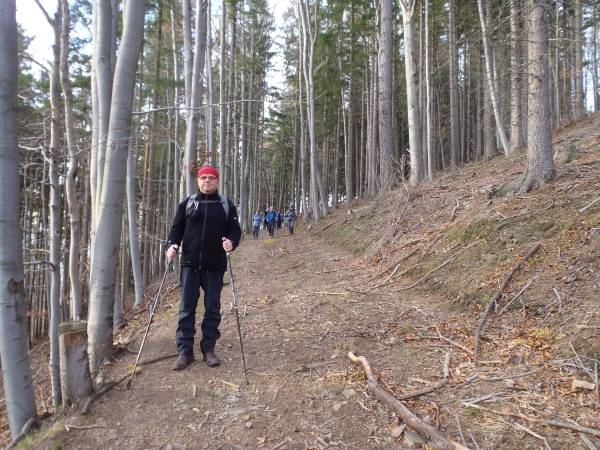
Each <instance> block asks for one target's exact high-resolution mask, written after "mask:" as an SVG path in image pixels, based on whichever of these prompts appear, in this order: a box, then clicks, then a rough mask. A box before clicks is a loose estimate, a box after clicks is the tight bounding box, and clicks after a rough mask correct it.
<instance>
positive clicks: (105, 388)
mask: <svg viewBox="0 0 600 450" xmlns="http://www.w3.org/2000/svg"><path fill="white" fill-rule="evenodd" d="M178 355H179V354H178V353H170V354H168V355H162V356H158V357H156V358H152V359H148V360H146V361H141V362H140V363H139V364H138V368H140V369H141V368H142V367H143V366H147V365H150V364H154V363H157V362H159V361H164V360H165V359H170V358H174V357H176V356H178ZM130 376H131V374H130V373H127V374H125V375H123V376H122V377H121V378H118V379H117V380H115V381H111V382H110V383H108V384H106V385H104V386H103V387H102V388H101V389H100V390H99V391H98V392H96V393H94V394H93V395H91V396H90V397H88V399H87V400H86V401H85V402H84V403H83V406H82V407H81V409H80V411H79V414H81V415H85V414H87V413H88V412H89V410H90V406H91V404H92V402H93V401H94V400H97V399H98V398H100V397H102V396H103V395H104V394H106V393H107V392H108V391H110V390H111V389H112V388H114V387H115V386H117V385H119V384H121V383H122V382H123V381H125V380H126V379H127V378H129V377H130Z"/></svg>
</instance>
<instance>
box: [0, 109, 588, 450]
mask: <svg viewBox="0 0 600 450" xmlns="http://www.w3.org/2000/svg"><path fill="white" fill-rule="evenodd" d="M599 121H600V116H598V115H595V116H592V117H591V118H589V119H588V120H586V121H583V122H579V123H577V124H574V125H572V126H571V127H566V128H565V129H563V130H561V132H560V133H559V134H558V135H556V136H555V137H554V144H555V149H556V156H555V159H556V167H557V173H556V178H555V180H554V181H552V182H551V183H549V184H548V185H546V186H545V187H543V188H541V189H539V190H537V191H534V192H531V193H528V194H510V195H503V190H502V188H503V186H504V185H505V184H506V183H508V182H509V181H510V180H512V179H514V178H515V177H517V176H518V175H519V174H520V173H522V171H523V170H524V168H525V162H526V156H525V155H524V154H517V155H515V156H512V157H509V158H504V157H500V156H499V157H496V158H494V159H492V160H491V161H487V162H485V163H484V162H480V163H473V164H468V165H466V166H465V167H463V168H461V169H460V170H456V171H451V172H450V171H449V172H446V173H443V174H441V176H439V177H438V178H437V179H436V180H435V181H434V182H432V183H429V184H426V185H424V186H422V187H419V188H408V187H404V186H402V187H401V188H400V189H398V190H397V191H395V192H393V193H391V194H389V195H388V196H386V197H385V198H378V199H374V200H361V201H357V202H356V203H354V204H352V205H350V206H349V207H344V208H340V209H339V210H337V211H334V212H333V213H331V214H329V215H328V216H326V217H325V218H323V220H321V221H320V222H319V223H307V224H300V225H299V229H298V234H297V236H296V235H295V237H292V236H287V235H285V234H284V233H283V232H280V234H279V235H277V236H276V237H275V239H267V238H264V237H263V238H261V239H259V240H256V241H254V240H251V239H250V238H248V239H247V240H246V242H244V243H243V244H242V247H241V248H240V250H239V251H238V252H236V253H239V254H237V255H236V257H235V264H236V265H237V266H238V267H239V269H238V270H237V273H238V277H239V282H238V288H239V290H240V297H241V300H240V302H241V305H242V323H243V326H244V331H245V338H246V339H247V346H248V348H247V352H248V358H249V361H250V364H249V365H250V368H251V370H250V378H251V380H252V383H251V385H250V386H249V387H248V386H245V385H244V384H243V383H242V382H241V380H242V378H241V375H240V373H239V368H238V366H239V361H238V358H239V352H238V350H237V348H238V347H237V336H236V334H235V325H234V322H233V321H231V320H230V319H226V320H225V321H224V326H223V335H224V337H223V338H222V343H221V344H220V345H221V347H220V348H219V350H220V352H221V354H222V355H223V357H224V367H223V368H219V369H218V370H216V371H209V370H208V369H206V368H203V367H201V366H200V363H195V364H194V365H193V366H192V368H191V371H190V372H188V373H187V374H184V375H182V374H175V373H174V372H172V371H171V370H170V364H171V362H172V361H171V360H168V359H167V360H166V361H165V360H162V361H159V362H157V363H155V364H152V365H148V366H147V367H143V368H142V370H141V372H140V374H139V375H138V376H136V379H135V381H134V389H133V390H132V391H125V390H124V387H123V384H124V383H120V384H119V383H117V384H116V386H115V387H114V389H112V390H111V391H109V392H107V393H106V394H105V395H104V396H102V397H101V398H99V399H98V400H97V401H95V402H94V403H93V404H92V405H91V407H90V412H89V413H88V414H87V415H85V416H78V415H70V416H69V415H64V416H60V417H59V416H54V420H48V421H47V423H52V422H53V423H55V427H58V428H59V429H60V432H59V433H57V435H54V434H53V435H52V436H50V437H49V436H48V435H44V434H43V433H42V434H41V435H39V436H38V437H37V438H36V439H37V440H33V441H29V442H28V443H25V444H23V447H22V448H28V447H32V448H161V449H162V448H170V449H175V448H199V447H200V448H221V449H225V448H246V449H250V448H261V449H262V448H265V449H284V448H287V449H295V448H398V446H399V445H401V446H403V447H411V446H412V447H413V448H414V447H417V448H419V447H421V448H426V446H427V443H426V442H427V441H426V440H425V439H424V437H423V436H422V435H421V436H419V435H418V434H415V433H414V431H413V430H412V426H408V427H407V426H406V423H407V422H406V421H405V420H402V419H401V418H400V417H399V416H398V413H397V412H394V411H393V410H392V409H390V408H389V407H388V406H385V405H384V404H383V403H380V402H378V401H377V399H376V398H374V395H373V391H372V389H369V388H368V387H367V380H366V378H365V374H364V372H363V368H362V367H361V366H360V365H356V364H353V363H352V362H351V361H350V360H349V359H348V358H347V357H346V354H347V353H348V352H349V351H353V352H355V353H356V354H358V355H362V356H365V357H366V358H367V359H368V361H369V362H370V363H371V367H372V369H373V371H374V373H375V377H376V380H377V382H378V384H379V387H381V388H383V389H384V390H386V391H387V392H389V393H391V394H392V395H393V396H394V397H396V398H406V400H404V404H405V405H406V407H408V409H410V411H412V412H413V413H414V414H416V415H417V417H419V418H420V419H421V421H422V422H423V423H425V424H427V425H430V426H432V427H433V428H435V429H438V430H440V431H441V432H442V433H443V434H444V435H445V436H447V437H448V439H451V440H452V441H455V442H458V443H461V445H464V446H466V447H468V448H515V449H516V448H541V447H545V448H595V447H594V446H596V447H597V446H598V445H600V399H599V393H598V370H599V369H598V360H599V359H600V339H599V334H600V326H599V325H598V324H600V299H599V298H598V294H597V293H598V291H599V289H600V272H599V271H598V262H599V260H600V201H598V198H599V195H600V192H599V189H598V188H599V186H600V131H598V130H599V129H600V127H599V126H598V125H599ZM525 256H528V257H527V258H526V259H525ZM501 287H503V289H500V288H501ZM156 288H157V286H151V287H150V288H149V289H148V292H147V293H146V297H147V299H151V298H152V296H153V294H154V293H155V291H156ZM226 290H227V288H226ZM228 295H229V293H228V291H227V292H225V291H224V304H228ZM177 297H178V286H177V277H176V276H175V275H173V276H172V277H171V278H170V281H169V284H168V288H167V292H166V294H165V300H164V302H163V305H162V307H161V309H160V311H159V313H158V317H157V321H156V324H155V327H156V328H155V329H154V331H153V333H152V334H151V339H150V341H149V343H148V344H149V345H148V353H147V358H148V359H153V358H154V359H156V358H160V357H162V356H167V357H168V356H169V355H171V354H172V352H173V351H174V346H173V343H172V340H173V339H172V334H173V325H174V321H175V317H176V310H177ZM490 302H492V303H490ZM486 312H487V313H488V315H486V316H485V317H484V314H485V313H486ZM145 320H146V314H145V312H144V311H143V310H142V311H137V312H135V313H134V312H130V313H129V314H128V323H127V325H126V327H125V328H124V329H122V330H120V331H119V333H118V334H117V338H116V342H115V344H116V346H117V347H118V348H120V349H121V351H120V353H117V354H115V357H114V362H113V363H112V364H110V365H109V367H108V372H107V377H108V380H107V381H110V380H112V381H119V380H122V379H123V377H124V376H125V375H126V374H127V373H128V370H131V365H132V361H133V357H134V356H133V355H132V354H131V349H132V348H134V347H135V345H134V344H135V343H136V342H137V343H139V337H140V334H141V332H142V330H143V327H144V325H145ZM478 329H479V332H478ZM477 345H479V352H478V354H477V355H475V348H476V346H477ZM128 348H129V349H130V350H127V349H128ZM31 356H32V360H33V371H34V384H35V386H36V396H37V404H38V409H39V413H40V415H42V416H44V415H48V414H50V413H53V411H52V407H51V397H50V383H49V379H48V375H47V357H48V346H47V344H46V343H44V342H40V343H37V344H36V346H35V347H34V348H33V350H32V353H31ZM148 359H147V360H148ZM150 374H151V375H152V376H150ZM136 385H137V386H136ZM192 391H193V392H194V393H196V392H197V395H196V394H194V395H192V394H191V392H192ZM0 396H2V394H0ZM0 407H1V408H4V401H3V399H0ZM125 417H128V418H127V419H125ZM126 421H127V422H128V423H127V424H125V422H126ZM136 422H140V423H139V424H138V423H136ZM357 424H361V426H357ZM65 425H66V426H67V428H69V427H70V432H67V431H64V429H65ZM125 425H127V426H125ZM0 426H1V427H2V430H1V432H2V435H1V436H0V438H1V442H0V444H2V445H5V444H7V443H8V432H7V426H6V423H5V411H4V410H3V411H2V416H1V421H0ZM143 430H149V431H146V432H144V431H143ZM57 436H58V437H57Z"/></svg>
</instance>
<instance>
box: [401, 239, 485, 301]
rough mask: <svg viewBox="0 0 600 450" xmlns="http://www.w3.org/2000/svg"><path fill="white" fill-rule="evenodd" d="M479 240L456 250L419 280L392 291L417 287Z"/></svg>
mask: <svg viewBox="0 0 600 450" xmlns="http://www.w3.org/2000/svg"><path fill="white" fill-rule="evenodd" d="M479 242H481V241H479V240H477V241H475V242H472V243H470V244H469V245H467V246H466V247H464V248H462V249H461V250H459V251H458V252H456V253H455V254H454V255H452V256H451V257H450V258H448V259H447V260H446V261H444V262H443V263H442V264H440V265H439V266H437V267H436V268H434V269H431V270H430V271H429V272H427V273H426V274H425V275H423V276H422V277H421V278H419V279H418V280H417V281H415V282H414V283H413V284H411V285H410V286H405V287H401V288H398V289H394V290H393V291H391V292H399V291H405V290H407V289H411V288H413V287H415V286H416V285H417V284H419V283H421V282H422V281H424V280H426V279H427V278H428V277H429V276H430V275H431V274H432V273H434V272H436V271H438V270H440V269H441V268H443V267H445V266H446V265H448V264H449V263H451V262H452V261H453V260H454V259H455V258H456V257H457V256H458V255H460V254H461V253H462V252H464V251H465V250H467V249H469V248H471V247H473V246H474V245H475V244H479Z"/></svg>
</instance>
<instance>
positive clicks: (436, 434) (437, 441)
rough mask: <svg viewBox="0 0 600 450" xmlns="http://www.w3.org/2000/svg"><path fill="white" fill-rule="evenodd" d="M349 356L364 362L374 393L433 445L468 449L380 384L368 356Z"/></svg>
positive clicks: (449, 449) (442, 449)
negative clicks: (421, 417)
mask: <svg viewBox="0 0 600 450" xmlns="http://www.w3.org/2000/svg"><path fill="white" fill-rule="evenodd" d="M348 358H350V360H351V361H352V362H354V363H360V364H362V366H363V368H364V370H365V374H366V375H367V384H368V385H369V387H370V388H371V390H372V391H373V394H375V397H376V398H377V399H378V400H379V401H380V402H382V403H383V404H385V405H386V406H389V407H390V408H392V409H393V410H394V411H395V412H396V413H397V414H398V416H400V418H401V419H402V420H403V421H404V423H405V424H406V425H407V426H409V427H411V428H412V429H413V430H415V431H418V432H419V433H421V434H422V435H424V436H426V437H427V438H429V440H430V445H431V447H433V448H436V449H441V450H467V447H465V446H464V445H461V444H459V443H458V442H454V441H452V440H450V439H448V438H447V437H446V436H444V434H443V433H441V432H440V431H438V430H437V429H436V428H435V427H432V426H431V425H429V424H427V423H425V422H424V421H423V420H421V419H420V418H419V417H417V416H416V415H415V414H413V412H412V411H411V410H410V409H408V408H407V407H406V406H404V404H402V402H401V401H400V400H397V399H396V398H394V396H393V395H392V394H390V393H389V392H388V391H386V390H385V389H383V388H382V387H381V386H379V383H378V382H377V378H375V376H374V375H373V370H372V369H371V365H370V364H369V361H367V358H365V357H364V356H356V355H355V354H354V353H353V352H349V353H348Z"/></svg>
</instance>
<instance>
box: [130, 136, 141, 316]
mask: <svg viewBox="0 0 600 450" xmlns="http://www.w3.org/2000/svg"><path fill="white" fill-rule="evenodd" d="M134 142H136V141H135V140H134V139H132V140H131V141H130V143H129V149H128V152H127V225H128V227H129V252H130V254H131V269H132V271H133V282H134V287H135V302H134V306H142V300H143V298H144V284H143V277H142V263H141V262H142V259H141V255H140V239H139V237H138V227H137V209H136V203H137V199H136V195H135V185H136V181H137V174H136V171H135V155H134V153H135V146H134Z"/></svg>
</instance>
